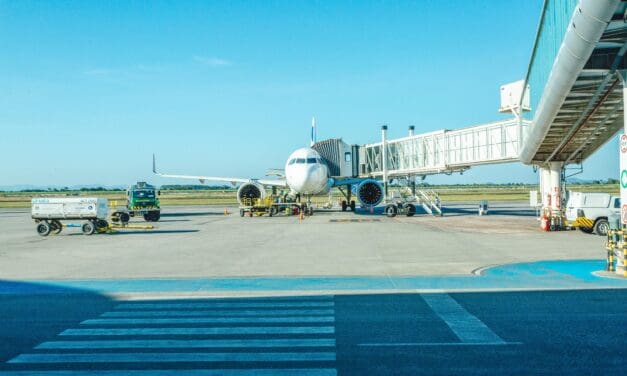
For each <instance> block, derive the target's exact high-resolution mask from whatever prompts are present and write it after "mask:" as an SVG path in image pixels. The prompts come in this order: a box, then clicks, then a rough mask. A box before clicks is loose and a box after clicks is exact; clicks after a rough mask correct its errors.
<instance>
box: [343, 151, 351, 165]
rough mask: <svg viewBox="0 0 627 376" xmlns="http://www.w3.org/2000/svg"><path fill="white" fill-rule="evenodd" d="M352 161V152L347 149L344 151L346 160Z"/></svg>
mask: <svg viewBox="0 0 627 376" xmlns="http://www.w3.org/2000/svg"><path fill="white" fill-rule="evenodd" d="M350 161H351V152H350V151H347V152H345V153H344V162H350Z"/></svg>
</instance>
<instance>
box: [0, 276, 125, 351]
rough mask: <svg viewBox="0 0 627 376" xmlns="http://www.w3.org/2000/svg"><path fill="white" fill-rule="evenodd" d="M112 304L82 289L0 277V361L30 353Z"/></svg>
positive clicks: (107, 308) (106, 298)
mask: <svg viewBox="0 0 627 376" xmlns="http://www.w3.org/2000/svg"><path fill="white" fill-rule="evenodd" d="M113 305H114V302H112V301H111V299H110V298H108V297H106V296H103V295H100V294H97V293H92V292H89V291H85V290H78V289H71V288H66V287H58V286H52V285H47V284H42V283H31V282H19V281H6V280H0V318H1V319H0V361H1V362H5V361H6V360H8V359H10V358H12V357H14V356H16V355H18V354H20V353H23V352H30V351H31V349H32V348H33V347H34V346H36V345H37V344H39V343H41V342H43V341H45V340H48V339H50V338H54V337H55V336H56V335H57V334H59V333H60V332H62V331H63V330H65V329H67V328H69V327H73V326H77V325H78V324H79V323H80V322H81V321H83V320H86V319H88V318H90V317H94V316H97V315H99V314H101V313H102V312H104V311H106V310H109V309H111V308H112V307H113Z"/></svg>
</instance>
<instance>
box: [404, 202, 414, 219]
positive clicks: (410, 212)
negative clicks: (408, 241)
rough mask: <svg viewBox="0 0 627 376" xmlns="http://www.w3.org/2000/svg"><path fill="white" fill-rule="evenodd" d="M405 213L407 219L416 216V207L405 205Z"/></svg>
mask: <svg viewBox="0 0 627 376" xmlns="http://www.w3.org/2000/svg"><path fill="white" fill-rule="evenodd" d="M405 210H406V213H405V215H406V216H408V217H413V216H414V214H416V207H415V206H414V204H407V207H406V208H405Z"/></svg>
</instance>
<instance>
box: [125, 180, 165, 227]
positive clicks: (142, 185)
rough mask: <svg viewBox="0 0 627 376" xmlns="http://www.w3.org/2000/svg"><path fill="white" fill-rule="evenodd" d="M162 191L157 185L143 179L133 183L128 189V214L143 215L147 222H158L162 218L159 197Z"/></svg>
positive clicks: (132, 215)
mask: <svg viewBox="0 0 627 376" xmlns="http://www.w3.org/2000/svg"><path fill="white" fill-rule="evenodd" d="M160 193H161V192H160V191H158V190H157V189H156V188H155V186H153V185H150V184H148V183H146V182H143V181H140V182H137V183H136V184H133V185H131V186H130V187H128V189H127V190H126V197H127V200H126V207H127V210H128V214H129V215H130V216H131V217H134V216H135V215H143V216H144V220H146V221H147V222H157V221H158V220H159V218H161V206H160V203H159V199H158V198H157V196H158V195H159V194H160ZM127 222H128V221H127Z"/></svg>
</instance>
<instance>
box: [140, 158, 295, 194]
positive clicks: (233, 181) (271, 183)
mask: <svg viewBox="0 0 627 376" xmlns="http://www.w3.org/2000/svg"><path fill="white" fill-rule="evenodd" d="M152 172H153V173H154V174H155V175H158V176H161V177H164V178H178V179H192V180H198V181H200V182H201V183H203V184H204V183H205V182H206V181H217V182H218V181H219V182H227V183H231V184H233V185H235V184H236V183H251V182H257V183H259V184H263V185H269V186H275V187H287V182H286V181H285V180H279V179H247V178H230V177H218V176H196V175H173V174H163V173H160V172H157V162H156V158H155V155H154V154H153V155H152Z"/></svg>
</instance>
